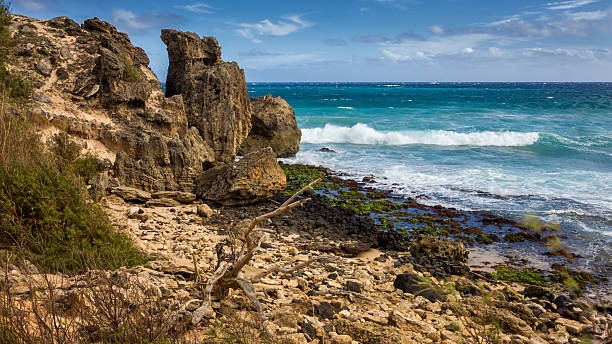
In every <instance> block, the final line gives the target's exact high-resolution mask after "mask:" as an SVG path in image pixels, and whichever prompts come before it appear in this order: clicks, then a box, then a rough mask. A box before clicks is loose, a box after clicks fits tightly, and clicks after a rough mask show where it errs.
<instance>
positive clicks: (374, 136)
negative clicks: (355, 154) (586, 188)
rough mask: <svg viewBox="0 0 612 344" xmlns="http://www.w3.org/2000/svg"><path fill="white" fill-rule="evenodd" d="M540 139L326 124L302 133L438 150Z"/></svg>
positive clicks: (316, 139) (310, 139)
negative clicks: (437, 148)
mask: <svg viewBox="0 0 612 344" xmlns="http://www.w3.org/2000/svg"><path fill="white" fill-rule="evenodd" d="M539 138H540V135H539V133H537V132H528V133H520V132H514V131H503V132H494V131H481V132H472V133H458V132H454V131H447V130H426V131H410V132H394V131H390V132H382V131H378V130H376V129H373V128H371V127H369V126H367V125H366V124H363V123H357V124H355V125H354V126H352V127H342V126H337V125H333V124H329V123H328V124H326V125H325V127H323V128H311V129H302V142H305V143H314V144H321V143H352V144H363V145H389V146H398V145H411V144H424V145H438V146H529V145H532V144H534V143H535V142H536V141H538V139H539Z"/></svg>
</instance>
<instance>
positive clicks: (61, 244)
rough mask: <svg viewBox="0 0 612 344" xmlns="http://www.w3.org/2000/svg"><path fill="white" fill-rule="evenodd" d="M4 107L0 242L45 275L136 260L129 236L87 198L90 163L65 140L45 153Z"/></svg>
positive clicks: (24, 121) (140, 259) (26, 124)
mask: <svg viewBox="0 0 612 344" xmlns="http://www.w3.org/2000/svg"><path fill="white" fill-rule="evenodd" d="M7 107H8V106H7ZM3 108H4V105H3ZM11 109H12V110H10V111H5V112H3V113H1V114H0V242H1V243H3V244H7V245H10V246H12V247H14V248H15V249H16V250H17V251H18V252H19V253H21V254H22V255H23V256H24V257H26V258H28V259H29V260H31V261H32V262H33V263H35V264H37V265H39V266H40V267H42V268H43V269H44V270H47V271H63V272H80V271H84V270H87V269H90V268H96V269H98V268H99V269H116V268H118V267H120V266H133V265H137V264H141V263H144V261H145V258H144V256H143V255H142V254H141V253H140V252H139V251H138V250H137V249H136V248H135V247H134V245H133V242H132V240H131V238H130V237H129V236H128V235H127V234H125V233H122V232H119V231H117V230H116V229H115V228H113V226H112V224H111V222H110V219H109V217H108V216H107V214H105V213H104V211H103V210H102V209H101V208H100V207H99V206H98V205H97V204H95V203H92V202H90V201H88V199H87V189H86V186H85V181H86V180H88V179H89V178H91V177H92V176H93V175H95V174H96V173H97V167H96V163H95V158H94V157H93V156H91V155H82V154H80V150H81V147H80V146H79V145H77V144H76V143H74V142H72V141H70V140H69V139H68V136H67V135H57V136H55V137H54V138H53V139H52V140H50V142H49V143H50V147H49V149H47V150H45V148H44V146H43V145H42V144H41V141H40V138H39V137H38V135H37V134H36V132H35V130H34V128H33V127H32V126H31V125H30V123H31V122H32V121H31V120H30V118H29V116H28V113H27V111H24V113H23V114H20V113H18V112H15V111H13V110H14V108H11ZM7 142H8V143H9V144H6V143H7Z"/></svg>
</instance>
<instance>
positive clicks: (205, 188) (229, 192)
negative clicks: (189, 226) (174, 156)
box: [196, 147, 287, 205]
mask: <svg viewBox="0 0 612 344" xmlns="http://www.w3.org/2000/svg"><path fill="white" fill-rule="evenodd" d="M286 186H287V180H286V178H285V173H284V172H283V170H282V169H281V168H280V166H279V165H278V162H277V161H276V155H275V154H274V152H273V151H272V148H270V147H267V148H264V149H262V150H259V151H256V152H253V153H249V154H247V155H245V156H244V158H242V159H241V160H240V161H238V162H234V163H230V164H226V165H223V166H217V167H214V168H211V169H209V170H208V171H206V172H204V173H202V175H201V176H200V177H199V178H198V181H197V185H196V195H197V196H198V197H201V198H203V199H206V200H209V201H214V202H217V203H220V204H223V205H241V204H248V203H253V202H257V201H260V200H264V199H267V198H270V197H272V196H274V195H275V194H276V193H278V192H279V191H282V190H284V189H285V187H286Z"/></svg>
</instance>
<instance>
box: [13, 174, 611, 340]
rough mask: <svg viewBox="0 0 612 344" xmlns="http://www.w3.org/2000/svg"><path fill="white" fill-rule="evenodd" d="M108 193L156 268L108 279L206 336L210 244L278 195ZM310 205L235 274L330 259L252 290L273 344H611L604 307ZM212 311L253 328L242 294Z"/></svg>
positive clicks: (65, 289) (70, 282)
mask: <svg viewBox="0 0 612 344" xmlns="http://www.w3.org/2000/svg"><path fill="white" fill-rule="evenodd" d="M289 180H290V184H291V177H289ZM118 194H121V195H122V196H123V197H120V196H118ZM118 194H111V195H108V196H105V197H104V198H102V200H101V204H103V205H104V206H105V207H106V209H107V210H108V211H109V213H110V214H112V216H113V217H114V218H115V220H116V223H117V225H118V226H119V227H121V228H125V230H127V231H128V232H129V233H130V234H131V235H133V236H134V237H135V238H136V241H137V244H138V245H139V247H141V248H142V249H143V250H144V251H145V252H147V253H148V254H150V255H151V256H152V257H155V258H154V260H152V261H150V262H149V263H147V264H146V265H145V266H141V267H136V268H132V269H122V270H119V271H117V272H114V274H118V275H119V276H124V277H126V278H127V279H128V280H131V279H133V280H134V281H138V284H139V285H142V288H145V289H146V290H153V291H154V292H153V295H154V296H152V297H153V298H155V300H159V302H160V303H162V302H163V304H174V305H177V306H175V307H178V308H177V309H176V311H175V312H176V316H177V317H178V319H179V321H178V323H189V325H188V333H189V335H190V336H191V338H203V336H204V333H207V331H208V329H209V327H210V326H212V325H211V321H212V320H206V319H198V318H197V310H198V309H199V305H201V304H202V302H203V299H202V296H201V294H200V293H199V291H198V287H197V283H196V275H197V274H202V275H205V276H209V275H211V274H212V273H213V270H214V268H215V266H216V264H217V262H216V261H215V260H216V259H215V257H216V254H215V250H216V247H217V244H219V243H220V242H223V238H225V237H226V236H227V235H228V234H229V233H230V232H231V231H233V230H234V228H235V227H236V225H238V224H240V222H241V221H242V220H244V219H246V218H252V217H254V216H257V215H258V214H262V213H264V212H268V211H271V210H273V209H275V208H276V207H277V206H278V204H279V203H280V202H282V201H284V200H285V199H286V198H287V197H288V196H286V195H283V194H278V195H276V196H275V197H274V198H272V199H271V200H270V201H263V202H259V203H255V204H252V205H242V206H231V207H223V206H213V207H209V206H207V205H204V204H202V203H201V202H200V201H195V203H192V202H193V201H191V198H185V197H181V199H182V200H183V202H178V201H177V202H178V203H177V204H175V205H173V206H165V205H162V206H159V204H155V203H151V202H147V204H143V203H142V200H136V202H137V203H134V201H135V199H134V198H133V197H131V196H126V195H128V194H126V193H118ZM165 196H172V197H174V198H178V197H177V195H168V194H166V195H165ZM182 196H185V195H182ZM310 196H311V197H313V199H312V200H311V201H309V202H307V203H306V204H304V205H303V206H302V207H299V208H295V209H293V210H290V211H289V212H287V213H286V214H283V215H281V216H279V217H276V218H273V219H271V221H269V222H268V223H266V224H265V227H266V228H269V229H272V230H273V232H274V234H271V235H270V237H269V240H268V241H267V242H266V244H265V245H262V247H261V248H260V249H259V250H258V252H257V254H256V255H255V257H254V259H253V261H252V264H250V265H249V266H248V267H247V269H246V270H245V271H244V272H243V273H244V275H246V276H248V275H253V274H256V273H258V272H261V271H262V270H263V269H266V268H267V267H269V266H270V265H272V264H281V265H287V266H290V265H295V264H298V263H300V262H306V261H308V260H310V259H312V258H315V257H318V256H321V255H327V256H330V259H328V260H326V261H325V262H323V263H320V264H313V265H311V266H308V267H306V268H304V269H302V270H299V271H296V272H293V273H291V274H287V275H284V274H280V273H279V274H273V275H270V276H269V277H267V278H264V279H262V280H261V281H260V282H259V283H257V284H255V288H256V289H257V291H258V294H259V295H260V302H261V304H262V306H263V308H264V313H265V315H266V316H267V317H268V318H269V321H266V326H267V327H268V329H269V330H270V331H271V332H272V333H273V334H274V336H275V337H276V338H277V339H278V340H279V341H281V342H286V343H316V342H319V343H323V342H328V341H331V342H332V343H393V342H400V343H461V342H463V343H493V342H498V343H581V342H583V340H584V338H587V337H588V338H592V339H593V340H594V342H600V343H607V342H609V337H607V336H609V334H610V332H609V331H610V324H612V315H611V314H610V312H611V311H612V308H610V306H609V305H599V307H597V306H594V305H590V304H588V303H586V302H584V301H581V300H572V299H570V298H569V297H567V296H565V294H564V293H560V294H559V293H558V292H557V291H556V289H554V288H548V287H542V286H538V285H533V284H526V283H506V282H503V281H499V280H497V279H496V278H494V277H493V276H492V275H491V274H487V273H484V272H482V271H475V270H473V269H471V268H470V267H469V266H468V265H467V264H466V263H467V256H468V250H466V249H465V247H464V245H463V244H462V243H460V242H457V243H455V242H453V241H451V240H449V239H446V238H442V237H436V236H430V235H422V234H421V235H418V236H417V237H416V239H414V240H412V242H411V243H409V244H408V243H405V244H406V246H405V247H404V250H401V251H397V250H395V249H396V248H397V246H396V245H397V244H398V240H397V238H395V239H396V240H395V241H394V240H391V239H389V236H387V235H382V233H383V232H380V231H378V230H377V229H376V227H375V226H374V224H373V223H372V222H371V221H369V220H368V219H366V218H364V217H359V216H356V214H355V213H354V211H352V210H350V209H345V208H342V207H337V206H336V207H332V206H331V205H330V204H329V203H328V202H327V201H325V200H323V199H321V198H318V197H317V196H315V195H310ZM125 198H127V199H128V201H126V199H125ZM390 248H392V249H390ZM194 257H195V258H194ZM8 278H9V279H10V280H11V281H13V283H14V285H13V286H12V288H13V290H14V291H15V292H16V293H17V294H18V295H22V296H24V297H25V296H27V293H28V292H29V291H30V290H31V289H30V288H32V286H33V285H36V284H35V283H37V281H38V283H39V285H40V283H41V282H40V281H41V280H42V281H44V280H51V281H61V283H59V282H54V283H57V284H56V285H55V288H58V289H59V291H57V292H58V293H60V295H64V294H70V293H74V292H75V291H76V290H78V288H79V285H81V286H82V281H83V280H84V279H85V277H84V276H74V277H67V276H62V275H58V276H55V275H54V276H51V277H46V278H45V279H43V278H41V277H40V275H39V274H32V273H28V272H26V271H23V269H17V268H15V269H14V270H12V271H10V273H9V277H8ZM80 283H81V284H80ZM213 309H214V310H215V313H216V315H215V316H216V317H217V318H219V319H221V320H222V321H223V319H226V320H225V321H231V319H232V317H233V316H236V315H239V316H240V317H242V319H246V320H245V322H246V323H252V324H253V325H251V326H256V325H255V324H256V320H255V319H256V313H255V312H254V309H253V306H252V304H251V303H250V301H249V299H248V298H247V297H246V296H245V295H244V294H242V293H241V292H240V291H237V290H236V291H234V292H232V293H231V294H230V295H229V296H228V297H227V298H225V299H224V300H222V301H214V300H213ZM194 317H195V319H196V320H194Z"/></svg>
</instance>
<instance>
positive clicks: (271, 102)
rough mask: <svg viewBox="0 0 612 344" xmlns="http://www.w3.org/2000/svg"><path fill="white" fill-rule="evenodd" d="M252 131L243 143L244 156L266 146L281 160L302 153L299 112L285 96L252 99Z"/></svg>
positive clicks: (242, 152) (241, 150) (241, 152)
mask: <svg viewBox="0 0 612 344" xmlns="http://www.w3.org/2000/svg"><path fill="white" fill-rule="evenodd" d="M251 107H252V111H253V114H252V117H251V123H252V128H251V132H250V133H249V136H248V137H247V139H246V140H245V141H244V142H243V143H242V147H241V148H240V151H239V153H240V154H242V155H244V154H247V153H250V152H253V151H256V150H260V149H262V148H264V147H272V150H274V152H275V153H276V155H277V156H278V157H279V158H284V157H290V156H294V155H295V154H296V153H297V152H298V151H299V150H300V139H301V137H302V131H301V130H300V128H298V126H297V123H296V122H295V112H294V111H293V109H292V108H291V106H290V105H289V104H287V102H286V101H285V100H284V99H282V98H281V97H276V98H274V97H272V95H269V94H268V95H266V96H265V97H257V98H251Z"/></svg>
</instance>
